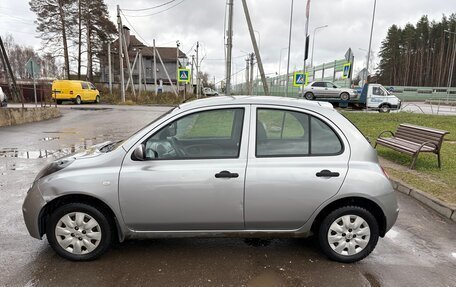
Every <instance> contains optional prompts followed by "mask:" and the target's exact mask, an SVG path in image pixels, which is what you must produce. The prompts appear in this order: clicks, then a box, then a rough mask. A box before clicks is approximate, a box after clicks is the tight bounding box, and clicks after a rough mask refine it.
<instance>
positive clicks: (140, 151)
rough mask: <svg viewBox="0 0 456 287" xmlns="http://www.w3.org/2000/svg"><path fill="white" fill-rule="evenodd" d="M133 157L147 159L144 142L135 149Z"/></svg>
mask: <svg viewBox="0 0 456 287" xmlns="http://www.w3.org/2000/svg"><path fill="white" fill-rule="evenodd" d="M133 158H134V159H136V160H141V161H142V160H145V159H146V146H145V145H144V144H141V145H139V146H137V147H136V148H135V150H134V151H133Z"/></svg>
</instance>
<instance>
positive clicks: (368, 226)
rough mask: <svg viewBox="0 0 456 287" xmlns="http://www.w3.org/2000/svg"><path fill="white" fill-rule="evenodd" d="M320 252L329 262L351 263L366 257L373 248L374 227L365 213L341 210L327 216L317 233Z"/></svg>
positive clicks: (354, 208) (352, 208)
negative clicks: (330, 260) (321, 251)
mask: <svg viewBox="0 0 456 287" xmlns="http://www.w3.org/2000/svg"><path fill="white" fill-rule="evenodd" d="M318 236H319V242H320V246H321V249H322V250H323V252H324V253H325V255H326V256H328V257H329V258H330V259H332V260H335V261H339V262H343V263H351V262H355V261H359V260H361V259H363V258H365V257H366V256H367V255H369V254H370V253H371V252H372V250H374V248H375V246H376V245H377V241H378V237H379V228H378V223H377V220H376V219H375V217H374V216H373V215H372V213H370V212H369V211H368V210H366V209H364V208H362V207H359V206H344V207H341V208H338V209H336V210H334V211H332V212H331V213H329V214H328V215H327V216H326V217H325V218H324V219H323V221H322V223H321V226H320V229H319V234H318Z"/></svg>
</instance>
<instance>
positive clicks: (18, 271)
mask: <svg viewBox="0 0 456 287" xmlns="http://www.w3.org/2000/svg"><path fill="white" fill-rule="evenodd" d="M94 107H95V108H96V109H93V108H94ZM75 108H76V109H75ZM168 109H169V107H127V106H125V107H112V106H102V105H101V106H91V105H82V106H78V107H76V106H63V108H62V115H63V116H62V117H61V118H58V119H54V120H49V121H45V122H39V123H33V124H26V125H20V126H14V127H2V128H0V139H1V140H0V210H1V216H0V286H100V287H101V286H243V285H244V286H456V224H455V223H454V222H452V221H449V220H447V219H444V218H442V217H440V216H439V215H438V214H436V213H435V212H434V211H432V210H429V209H427V208H426V207H424V206H423V205H421V204H420V203H418V202H416V201H415V200H413V199H411V198H409V197H407V196H404V195H402V194H398V195H397V196H398V199H399V204H400V208H401V211H400V215H399V219H398V221H397V223H396V225H395V226H394V227H393V229H392V230H391V231H390V232H388V234H387V235H386V237H385V238H383V239H380V241H379V243H378V245H377V248H376V249H375V251H374V252H373V253H372V254H371V255H370V256H369V257H367V258H366V259H364V260H363V261H361V262H358V263H355V264H340V263H336V262H332V261H329V260H328V259H326V258H325V257H324V256H323V255H322V254H321V253H320V251H319V249H318V246H317V243H316V242H315V241H314V240H312V239H307V240H303V239H273V240H265V241H258V240H244V239H233V238H230V239H155V240H154V239H152V240H131V241H127V242H125V243H122V244H119V245H117V246H115V247H113V248H112V249H111V250H110V251H108V252H107V253H106V254H105V255H104V256H103V257H101V258H100V259H98V260H96V261H94V262H88V263H74V262H70V261H66V260H64V259H62V258H60V257H59V256H57V255H56V254H55V253H54V252H53V251H52V250H51V248H50V247H49V245H48V243H47V241H46V240H42V241H39V240H36V239H33V238H32V237H30V236H29V235H28V233H27V230H26V228H25V225H24V223H23V220H22V213H21V205H22V201H23V198H24V196H25V194H26V191H27V189H28V187H29V186H30V184H31V182H32V181H33V179H34V177H35V175H36V173H37V172H38V171H39V169H40V168H41V167H42V166H43V165H44V164H45V163H46V162H48V161H51V160H53V159H54V158H55V157H59V156H61V155H63V154H65V153H69V152H72V151H75V150H79V149H82V148H84V147H85V146H90V145H92V144H96V143H100V142H103V141H105V140H111V139H120V138H122V137H125V136H128V135H129V134H131V133H133V132H134V131H135V130H137V129H139V128H140V127H142V126H144V125H145V124H146V123H148V122H150V121H151V120H153V119H154V118H156V117H157V116H159V115H160V114H162V113H163V112H165V111H167V110H168Z"/></svg>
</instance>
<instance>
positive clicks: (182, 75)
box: [177, 69, 190, 83]
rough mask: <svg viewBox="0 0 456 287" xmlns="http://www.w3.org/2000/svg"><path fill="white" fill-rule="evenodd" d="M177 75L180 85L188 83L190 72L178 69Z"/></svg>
mask: <svg viewBox="0 0 456 287" xmlns="http://www.w3.org/2000/svg"><path fill="white" fill-rule="evenodd" d="M177 74H178V75H179V77H178V79H177V80H178V81H179V82H181V83H188V82H190V70H189V69H178V70H177Z"/></svg>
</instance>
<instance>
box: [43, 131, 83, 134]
mask: <svg viewBox="0 0 456 287" xmlns="http://www.w3.org/2000/svg"><path fill="white" fill-rule="evenodd" d="M43 134H76V132H63V131H50V132H43Z"/></svg>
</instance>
